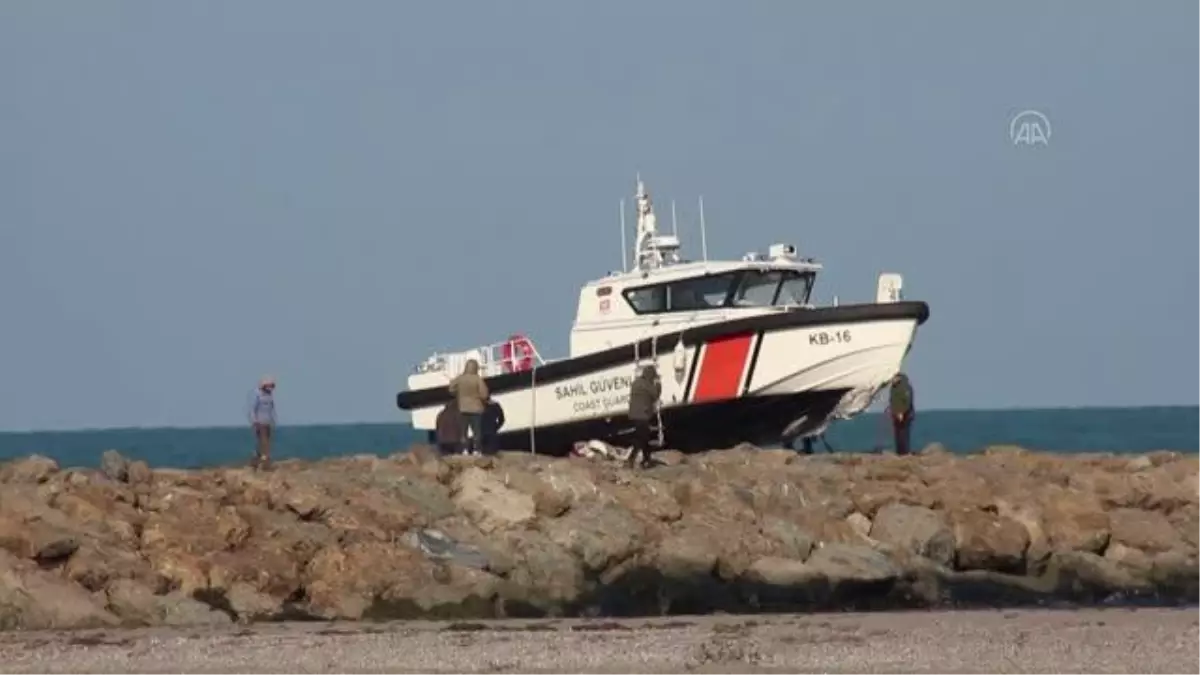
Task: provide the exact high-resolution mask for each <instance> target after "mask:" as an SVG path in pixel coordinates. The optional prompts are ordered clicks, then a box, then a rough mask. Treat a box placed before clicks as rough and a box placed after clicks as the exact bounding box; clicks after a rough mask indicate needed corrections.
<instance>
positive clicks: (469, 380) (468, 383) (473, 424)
mask: <svg viewBox="0 0 1200 675" xmlns="http://www.w3.org/2000/svg"><path fill="white" fill-rule="evenodd" d="M450 393H451V394H454V395H455V397H457V399H458V413H459V417H460V419H461V420H462V430H463V434H464V438H463V453H467V452H470V453H471V454H478V453H479V449H480V447H481V442H482V440H483V409H484V401H487V399H488V388H487V383H486V382H484V381H483V377H482V376H481V375H480V374H479V362H478V361H476V360H475V359H470V360H468V361H467V365H466V366H464V367H463V372H462V374H461V375H459V376H458V377H456V378H454V380H452V381H451V382H450ZM467 430H470V431H471V437H470V438H469V439H468V438H466V437H465V434H466V432H467Z"/></svg>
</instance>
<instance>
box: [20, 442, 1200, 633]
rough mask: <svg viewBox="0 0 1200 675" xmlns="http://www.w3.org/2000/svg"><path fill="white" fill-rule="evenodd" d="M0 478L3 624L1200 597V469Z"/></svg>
mask: <svg viewBox="0 0 1200 675" xmlns="http://www.w3.org/2000/svg"><path fill="white" fill-rule="evenodd" d="M662 459H663V460H665V465H663V466H659V467H656V468H653V469H650V470H646V471H632V470H629V469H626V468H624V467H621V466H615V465H611V464H607V463H604V462H599V461H592V460H585V459H579V458H574V459H549V458H541V457H534V456H530V455H526V454H505V455H502V456H500V457H497V458H451V459H449V460H443V459H439V458H437V457H436V456H434V455H433V454H432V453H431V452H430V451H429V449H428V448H425V447H417V448H414V449H412V451H410V452H408V453H400V454H397V455H394V456H392V457H389V458H380V457H375V456H356V457H349V458H341V459H331V460H326V461H321V462H316V463H304V462H298V461H295V462H294V461H284V462H280V463H278V464H277V465H276V467H275V468H274V470H272V471H270V472H262V473H258V472H254V471H252V470H250V469H245V468H220V469H212V470H202V471H201V470H197V471H182V470H168V469H151V468H150V467H148V466H146V465H145V464H144V463H142V462H129V461H127V460H125V459H124V458H122V457H120V456H119V455H117V454H116V453H114V452H109V453H106V454H105V457H104V461H103V462H102V465H101V468H100V469H98V470H92V469H60V468H59V467H58V466H57V465H56V464H55V462H54V461H52V460H49V459H46V458H44V457H38V456H33V457H29V458H27V459H23V460H19V461H13V462H9V463H7V464H3V465H0V627H2V628H6V629H35V628H71V627H95V626H115V625H187V624H204V623H213V624H219V623H228V622H231V621H240V622H250V621H262V620H279V619H352V620H353V619H393V618H408V617H414V618H415V617H444V618H452V617H457V618H470V617H495V616H562V615H582V616H599V615H633V614H666V613H698V612H709V611H738V612H747V611H769V610H793V611H795V610H804V609H839V608H883V607H898V606H937V605H942V604H958V605H961V604H976V603H982V604H1024V603H1042V602H1046V601H1057V600H1067V601H1077V602H1097V601H1105V600H1106V599H1107V600H1111V599H1113V598H1116V599H1131V598H1146V599H1150V600H1152V601H1153V600H1157V601H1160V602H1174V601H1183V602H1195V601H1196V598H1197V574H1198V572H1197V528H1198V527H1200V525H1198V522H1197V490H1198V487H1197V472H1198V469H1200V467H1198V465H1197V458H1196V457H1195V456H1194V455H1180V454H1178V453H1169V452H1162V453H1154V454H1150V455H1145V456H1136V457H1128V456H1124V457H1117V456H1106V455H1076V456H1064V455H1046V454H1037V453H1032V452H1028V451H1025V450H1021V449H1019V448H993V449H990V450H988V451H987V452H984V453H981V454H977V455H970V456H955V455H950V454H946V453H944V452H939V451H938V449H937V448H929V449H927V451H926V452H924V453H923V454H922V455H921V456H915V457H893V456H869V455H841V456H838V455H827V456H814V457H804V456H797V455H795V454H793V453H789V452H785V451H774V450H758V449H754V448H749V447H738V448H733V449H730V450H723V451H715V452H710V453H706V454H700V455H692V456H688V457H684V456H682V455H679V454H677V453H673V452H665V453H662Z"/></svg>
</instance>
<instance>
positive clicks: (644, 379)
mask: <svg viewBox="0 0 1200 675" xmlns="http://www.w3.org/2000/svg"><path fill="white" fill-rule="evenodd" d="M661 396H662V384H660V383H659V381H658V370H657V369H655V367H654V366H646V367H645V368H643V369H642V374H641V375H639V376H638V377H637V378H635V379H634V380H633V382H632V383H631V384H630V386H629V421H631V422H633V447H632V448H631V449H630V450H629V459H628V460H627V461H628V463H629V466H630V467H631V468H632V467H634V466H636V465H637V457H638V453H639V452H641V454H642V468H647V467H649V466H650V465H651V464H650V434H651V430H650V420H652V419H654V413H655V412H656V411H657V409H658V403H659V398H660V397H661Z"/></svg>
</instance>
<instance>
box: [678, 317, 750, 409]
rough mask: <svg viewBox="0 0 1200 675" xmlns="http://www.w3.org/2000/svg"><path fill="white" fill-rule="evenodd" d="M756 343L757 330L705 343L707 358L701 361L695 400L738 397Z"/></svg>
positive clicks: (705, 356)
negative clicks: (748, 360)
mask: <svg viewBox="0 0 1200 675" xmlns="http://www.w3.org/2000/svg"><path fill="white" fill-rule="evenodd" d="M753 343H754V334H753V333H747V334H745V335H731V336H729V337H724V338H721V339H719V340H713V341H712V342H709V343H708V344H707V345H705V346H704V360H703V361H702V362H701V363H700V373H699V374H698V376H697V377H696V390H695V392H694V393H693V394H692V401H694V402H696V403H700V402H702V401H717V400H720V399H726V398H734V397H736V396H737V395H738V391H739V385H740V384H741V383H742V374H743V373H744V372H745V371H746V360H747V359H749V358H750V347H751V346H752V345H753Z"/></svg>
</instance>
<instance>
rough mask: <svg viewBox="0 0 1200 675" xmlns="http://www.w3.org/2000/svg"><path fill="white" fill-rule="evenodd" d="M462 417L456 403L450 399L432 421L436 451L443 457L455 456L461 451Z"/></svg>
mask: <svg viewBox="0 0 1200 675" xmlns="http://www.w3.org/2000/svg"><path fill="white" fill-rule="evenodd" d="M461 422H462V415H460V414H459V412H458V401H457V400H456V399H450V402H449V403H447V404H446V407H444V408H442V410H441V412H439V413H438V415H437V419H436V420H435V421H434V423H433V426H434V428H435V434H436V439H437V447H438V451H439V452H441V453H442V454H443V455H457V454H458V453H459V451H460V450H461V449H462V424H461Z"/></svg>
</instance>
